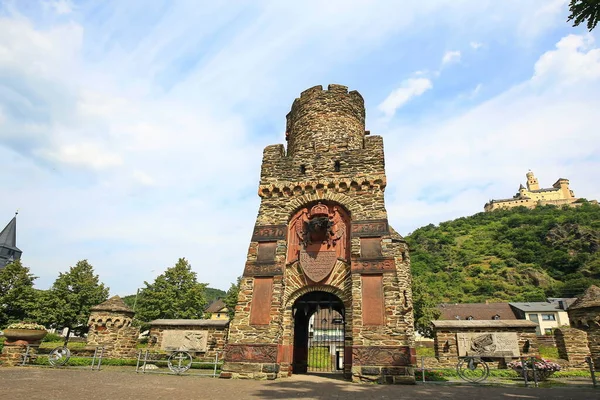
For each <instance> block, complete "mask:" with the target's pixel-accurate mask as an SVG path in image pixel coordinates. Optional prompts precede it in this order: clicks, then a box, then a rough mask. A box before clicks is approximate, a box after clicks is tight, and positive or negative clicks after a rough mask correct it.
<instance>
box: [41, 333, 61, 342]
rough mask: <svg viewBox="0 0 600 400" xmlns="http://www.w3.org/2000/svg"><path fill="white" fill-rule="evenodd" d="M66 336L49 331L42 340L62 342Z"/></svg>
mask: <svg viewBox="0 0 600 400" xmlns="http://www.w3.org/2000/svg"><path fill="white" fill-rule="evenodd" d="M63 340H64V338H63V337H62V336H60V335H58V334H56V333H49V334H47V335H46V337H45V338H44V339H42V342H61V341H63Z"/></svg>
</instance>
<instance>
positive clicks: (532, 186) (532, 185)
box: [525, 171, 540, 190]
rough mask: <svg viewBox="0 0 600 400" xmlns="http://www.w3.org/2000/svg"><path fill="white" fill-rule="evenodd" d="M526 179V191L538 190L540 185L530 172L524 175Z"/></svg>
mask: <svg viewBox="0 0 600 400" xmlns="http://www.w3.org/2000/svg"><path fill="white" fill-rule="evenodd" d="M525 176H526V177H527V190H540V184H539V182H538V179H537V178H536V177H535V175H534V174H533V172H532V171H529V172H527V173H526V174H525Z"/></svg>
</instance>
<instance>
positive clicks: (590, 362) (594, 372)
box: [585, 357, 598, 388]
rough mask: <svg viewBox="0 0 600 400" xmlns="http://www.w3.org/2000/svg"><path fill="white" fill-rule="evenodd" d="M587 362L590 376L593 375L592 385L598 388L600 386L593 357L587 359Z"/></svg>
mask: <svg viewBox="0 0 600 400" xmlns="http://www.w3.org/2000/svg"><path fill="white" fill-rule="evenodd" d="M585 362H586V363H587V364H588V366H589V367H590V375H592V385H593V386H594V387H595V388H596V387H598V386H597V382H596V369H595V367H594V361H593V360H592V357H586V358H585Z"/></svg>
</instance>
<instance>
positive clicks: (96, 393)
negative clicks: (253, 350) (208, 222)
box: [0, 367, 600, 400]
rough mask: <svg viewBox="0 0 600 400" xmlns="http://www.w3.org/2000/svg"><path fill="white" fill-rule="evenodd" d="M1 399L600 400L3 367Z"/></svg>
mask: <svg viewBox="0 0 600 400" xmlns="http://www.w3.org/2000/svg"><path fill="white" fill-rule="evenodd" d="M0 394H1V395H0V398H1V399H7V400H8V399H10V400H35V399H40V400H42V399H43V400H53V399H61V400H63V399H78V400H79V399H81V400H95V399H102V400H113V399H114V400H121V399H124V400H126V399H132V400H133V399H135V400H140V399H143V400H149V399H172V400H179V399H211V400H212V399H227V400H230V399H232V400H245V399H344V400H351V399H420V400H421V399H436V400H443V399H460V400H469V399H473V400H475V399H477V400H496V399H503V400H518V399H525V400H529V399H540V400H541V399H544V400H546V399H582V400H594V399H598V400H600V389H593V388H589V389H586V388H577V387H567V388H562V387H561V388H551V389H543V388H537V389H536V388H516V387H489V386H487V387H486V386H479V387H478V386H449V385H447V386H442V385H422V384H419V385H413V386H411V385H408V386H405V385H366V384H365V385H361V384H352V383H349V382H345V381H342V380H335V379H329V378H324V377H317V376H310V375H295V376H293V377H291V378H288V379H281V380H277V381H253V380H230V379H215V378H206V377H202V378H201V377H190V376H171V375H151V374H146V375H142V374H136V373H135V372H130V371H121V370H110V369H105V370H102V371H89V370H74V369H62V370H57V369H49V368H6V367H5V368H0Z"/></svg>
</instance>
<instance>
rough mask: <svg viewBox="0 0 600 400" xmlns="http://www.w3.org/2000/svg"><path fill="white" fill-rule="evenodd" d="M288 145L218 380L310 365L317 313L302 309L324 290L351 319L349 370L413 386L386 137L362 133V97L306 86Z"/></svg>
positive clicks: (358, 376) (266, 157) (263, 193)
mask: <svg viewBox="0 0 600 400" xmlns="http://www.w3.org/2000/svg"><path fill="white" fill-rule="evenodd" d="M286 140H287V150H286V148H284V146H283V145H282V144H278V145H272V146H267V147H266V148H265V150H264V152H263V160H262V167H261V177H260V185H259V188H258V195H259V196H260V198H261V203H260V208H259V212H258V216H257V219H256V224H255V228H254V232H253V234H252V238H251V241H250V246H249V250H248V256H247V261H246V265H245V268H244V273H243V279H242V282H241V288H240V293H239V298H238V304H237V307H236V313H235V318H234V319H233V321H232V322H231V324H230V331H229V338H228V344H227V346H226V351H225V364H224V365H223V368H222V371H223V372H222V373H221V377H222V378H266V379H275V378H281V377H286V376H289V375H291V374H292V373H302V372H305V371H306V358H307V347H309V344H308V342H307V341H308V335H306V329H307V328H306V327H305V324H306V318H309V317H310V315H311V313H313V311H314V309H309V308H306V309H305V310H304V311H303V310H302V308H301V307H300V306H299V304H310V301H309V300H310V299H315V298H318V296H321V298H327V299H329V301H330V302H335V304H336V305H335V307H337V308H336V310H337V311H339V313H340V314H341V315H342V316H343V323H344V337H343V347H344V348H343V373H344V376H346V377H347V378H348V379H352V380H354V381H380V382H407V383H411V382H414V373H413V368H412V366H413V365H414V364H415V361H416V360H415V348H414V338H413V333H414V332H413V308H412V292H411V275H410V259H409V255H408V247H407V245H406V242H405V241H404V239H403V238H402V237H401V236H400V235H399V234H398V233H397V232H396V231H394V230H393V229H392V228H391V227H390V226H389V224H388V220H387V211H386V209H385V203H384V190H385V187H386V176H385V165H384V152H383V139H382V138H381V137H380V136H372V135H370V133H369V132H368V131H365V107H364V100H363V98H362V96H361V95H360V94H359V93H358V92H357V91H351V92H348V88H347V87H345V86H341V85H329V87H328V90H323V88H322V87H321V86H315V87H313V88H310V89H308V90H305V91H304V92H302V93H301V95H300V97H299V98H297V99H296V100H295V101H294V103H293V104H292V109H291V111H290V112H289V114H288V115H287V124H286ZM332 299H333V300H332ZM307 307H308V306H307ZM317 310H318V309H317ZM303 316H304V317H303ZM302 318H304V320H303V319H302ZM303 329H304V331H303ZM305 336H306V337H307V338H306V339H303V338H304V337H305Z"/></svg>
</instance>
